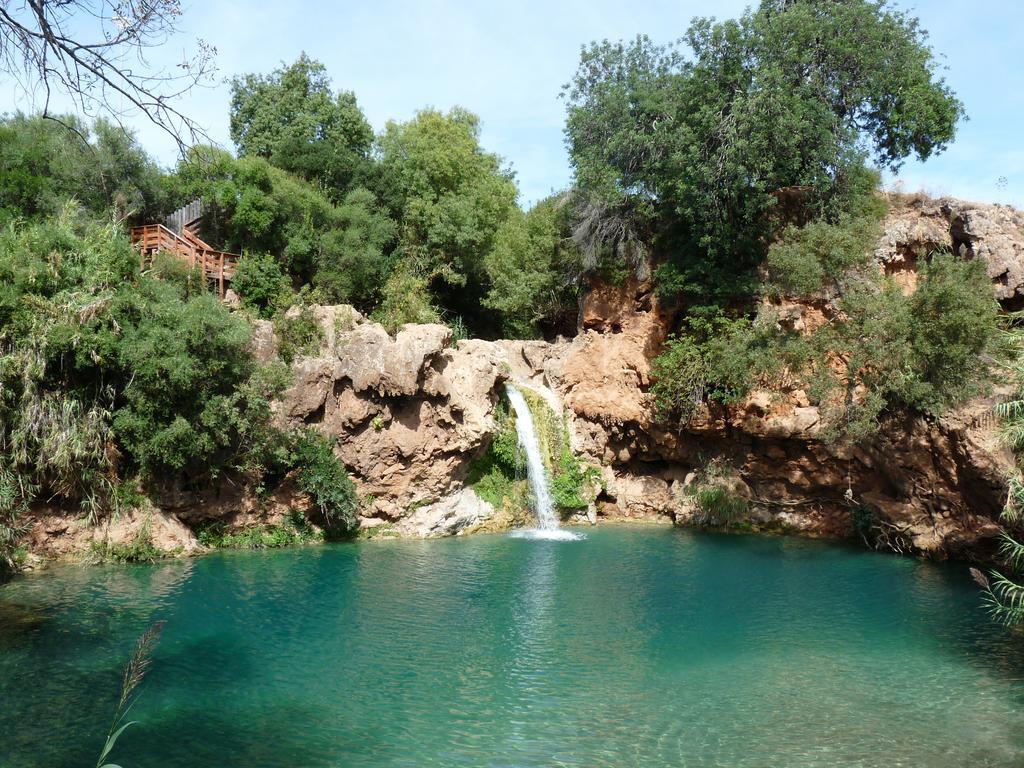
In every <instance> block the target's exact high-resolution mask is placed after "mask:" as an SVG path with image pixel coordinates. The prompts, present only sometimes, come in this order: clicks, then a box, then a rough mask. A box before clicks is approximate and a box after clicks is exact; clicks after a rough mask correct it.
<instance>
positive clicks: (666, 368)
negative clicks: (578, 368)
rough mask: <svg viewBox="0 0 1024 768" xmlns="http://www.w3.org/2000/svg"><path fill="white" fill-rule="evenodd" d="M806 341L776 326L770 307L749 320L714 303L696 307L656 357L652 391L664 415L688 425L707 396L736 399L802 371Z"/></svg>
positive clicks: (727, 400)
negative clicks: (770, 381)
mask: <svg viewBox="0 0 1024 768" xmlns="http://www.w3.org/2000/svg"><path fill="white" fill-rule="evenodd" d="M808 354H809V349H808V346H807V342H806V341H805V340H804V339H802V338H801V337H800V336H799V335H798V334H796V333H783V332H780V331H779V330H778V329H777V328H776V320H775V318H774V316H773V315H772V314H771V313H770V312H763V313H761V314H760V315H758V316H757V317H756V318H755V319H754V320H753V321H751V320H750V319H748V318H746V317H738V318H730V317H728V316H727V315H725V314H724V313H723V312H722V311H721V310H719V309H718V308H716V307H704V308H700V309H695V310H693V311H692V313H691V314H690V315H689V316H688V317H687V318H686V320H685V321H684V326H683V329H682V330H681V331H680V333H678V334H676V335H675V336H673V337H671V338H670V339H669V340H668V342H667V343H666V345H665V350H664V351H663V352H662V354H660V355H659V356H658V357H656V358H655V359H654V363H653V366H652V370H651V377H652V379H653V384H652V386H651V393H652V394H653V396H654V401H655V407H656V408H657V410H658V412H659V413H660V414H661V416H662V417H663V418H667V419H675V420H678V422H679V423H681V424H686V423H688V422H689V421H690V419H691V418H692V417H693V416H694V415H695V413H696V412H697V410H698V409H699V408H700V406H701V404H702V403H704V402H707V401H711V402H718V403H727V404H731V403H737V402H739V401H741V400H743V398H745V397H746V396H747V394H748V393H749V392H750V390H751V389H752V388H753V387H754V386H755V385H756V384H758V383H760V382H764V381H766V380H768V379H771V378H772V377H774V376H779V375H782V374H783V373H784V372H786V371H789V372H798V371H800V370H802V369H803V368H804V367H805V366H806V364H807V360H808Z"/></svg>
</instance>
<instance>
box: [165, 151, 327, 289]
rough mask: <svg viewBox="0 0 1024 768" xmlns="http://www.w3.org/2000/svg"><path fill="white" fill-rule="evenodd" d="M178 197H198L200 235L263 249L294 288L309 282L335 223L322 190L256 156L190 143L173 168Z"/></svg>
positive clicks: (229, 246)
mask: <svg viewBox="0 0 1024 768" xmlns="http://www.w3.org/2000/svg"><path fill="white" fill-rule="evenodd" d="M176 184H177V187H178V192H179V196H180V197H181V198H182V199H189V198H194V197H202V198H203V201H204V204H205V205H204V208H205V212H204V220H203V235H204V236H205V237H206V239H207V240H208V241H209V242H211V243H213V244H215V245H218V246H220V247H222V248H224V249H225V250H229V251H236V252H251V253H268V254H271V255H272V256H273V257H274V258H275V259H276V260H277V262H278V263H279V264H280V266H281V269H282V270H283V271H284V272H285V273H286V274H287V275H288V276H289V277H290V278H291V279H292V280H293V282H294V283H295V284H296V285H297V286H298V285H301V284H304V283H309V282H311V281H312V280H313V276H314V274H315V273H316V270H317V268H318V265H319V264H320V262H321V260H322V259H323V258H324V256H325V249H326V248H328V247H329V245H330V241H329V240H328V239H327V235H328V234H329V233H330V232H331V231H332V230H334V229H336V228H338V227H339V226H340V220H339V218H338V211H337V208H336V207H335V205H334V204H333V203H332V202H331V200H330V199H329V198H328V197H327V196H326V195H325V194H324V193H323V191H322V190H321V189H319V188H318V187H316V186H315V185H313V184H310V183H309V182H307V181H304V180H303V179H301V178H299V177H297V176H294V175H292V174H289V173H286V172H285V171H283V170H281V169H280V168H276V167H274V166H273V165H271V164H270V162H269V161H267V160H265V159H264V158H261V157H242V158H238V159H236V158H234V157H232V156H231V155H230V153H228V152H225V151H224V150H221V149H216V148H214V147H206V146H200V147H194V148H192V149H191V150H190V151H189V154H188V156H187V157H186V159H185V161H184V162H182V163H181V164H180V165H179V167H178V172H177V175H176Z"/></svg>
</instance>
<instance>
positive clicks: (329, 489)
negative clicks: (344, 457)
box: [293, 429, 359, 538]
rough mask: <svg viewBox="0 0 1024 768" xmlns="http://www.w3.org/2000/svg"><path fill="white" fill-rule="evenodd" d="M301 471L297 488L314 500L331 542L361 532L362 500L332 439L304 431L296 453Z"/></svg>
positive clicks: (308, 430)
mask: <svg viewBox="0 0 1024 768" xmlns="http://www.w3.org/2000/svg"><path fill="white" fill-rule="evenodd" d="M293 462H294V464H295V466H296V467H298V486H299V488H301V489H302V490H303V491H305V492H306V493H308V494H310V495H311V496H312V497H313V501H314V502H315V503H316V506H317V509H318V510H319V513H320V519H319V521H318V522H320V523H321V525H322V527H323V530H324V534H325V535H326V536H327V537H328V538H339V537H343V536H350V535H352V534H353V533H355V532H356V531H357V530H358V529H359V520H358V518H357V517H356V513H357V512H358V510H359V499H358V497H357V495H356V487H355V484H354V483H353V482H352V479H351V478H350V477H349V476H348V472H347V471H346V469H345V465H344V464H342V463H341V460H340V459H338V457H337V456H335V455H334V450H333V445H332V442H331V440H330V439H329V438H327V437H325V436H324V435H322V434H321V433H319V432H317V431H315V430H312V429H306V430H303V431H302V432H301V433H300V434H299V436H298V439H297V441H296V444H295V447H294V449H293Z"/></svg>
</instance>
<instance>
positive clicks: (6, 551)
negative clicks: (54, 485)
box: [0, 467, 35, 583]
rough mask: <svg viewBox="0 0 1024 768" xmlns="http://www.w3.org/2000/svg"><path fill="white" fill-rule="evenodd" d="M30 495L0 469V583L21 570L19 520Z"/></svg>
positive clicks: (22, 530)
mask: <svg viewBox="0 0 1024 768" xmlns="http://www.w3.org/2000/svg"><path fill="white" fill-rule="evenodd" d="M34 493H35V489H33V488H31V487H28V488H26V487H25V486H24V485H23V480H22V479H21V478H19V477H18V476H17V475H15V474H14V472H12V471H11V470H9V469H4V468H2V467H0V583H2V582H3V581H5V580H6V579H7V578H9V577H10V576H12V575H13V574H15V573H17V572H18V571H19V570H20V569H21V565H22V561H23V559H24V555H25V551H24V549H23V548H22V546H21V544H20V541H21V537H22V536H24V535H25V533H27V531H28V526H27V525H26V524H25V523H24V521H22V520H21V516H22V515H23V514H24V513H25V512H27V511H28V499H30V498H31V496H32V495H33V494H34Z"/></svg>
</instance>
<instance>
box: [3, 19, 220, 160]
mask: <svg viewBox="0 0 1024 768" xmlns="http://www.w3.org/2000/svg"><path fill="white" fill-rule="evenodd" d="M181 14H182V11H181V3H180V0H0V72H6V73H7V74H8V75H10V76H11V77H12V78H13V79H14V80H15V82H16V83H17V85H18V86H19V87H20V88H21V89H22V90H23V91H24V92H25V93H26V94H28V95H29V96H30V97H34V96H35V94H37V93H41V94H42V100H43V108H42V112H43V116H44V117H53V114H52V113H51V100H52V97H53V95H54V94H55V93H64V94H65V95H67V96H68V97H69V98H70V99H71V100H72V102H73V103H74V105H75V107H76V109H78V110H79V111H80V112H81V113H82V114H84V115H87V116H98V115H105V116H107V117H110V118H112V119H113V120H114V121H115V122H116V123H117V124H118V125H120V126H121V127H122V128H124V127H125V126H124V120H125V118H126V117H127V116H128V115H129V114H131V113H133V112H136V113H141V114H143V115H145V117H146V118H147V119H148V120H150V121H151V122H152V123H153V124H154V125H156V126H158V127H159V128H161V129H162V130H164V131H166V132H167V133H168V134H169V135H170V136H171V137H172V138H174V140H175V142H176V143H177V144H178V147H179V149H180V150H182V151H184V150H185V149H186V148H187V147H188V146H189V145H191V144H195V143H196V142H197V141H199V140H205V139H207V136H206V133H205V131H204V130H203V128H202V127H201V126H200V125H199V124H198V123H197V122H195V121H194V120H193V119H192V118H190V117H189V116H187V115H185V114H184V113H183V112H181V111H180V110H179V109H178V108H177V107H175V106H174V102H175V100H176V99H178V98H179V97H180V96H182V95H184V94H185V93H187V92H188V91H189V90H191V89H192V88H194V87H196V86H201V85H204V84H206V83H209V82H210V81H211V79H212V76H213V73H214V56H215V55H216V49H215V48H213V47H212V46H210V45H208V44H207V43H205V42H204V41H202V40H197V41H196V50H195V52H194V54H193V55H191V56H185V58H184V59H183V61H182V62H181V63H180V64H178V65H176V66H175V67H174V68H172V69H166V68H156V69H154V68H153V67H152V66H151V65H150V63H149V62H148V61H147V59H146V52H147V51H148V50H150V49H153V48H158V47H159V46H161V45H163V44H164V43H166V42H167V41H168V40H169V39H170V37H171V36H172V35H174V34H175V33H176V32H177V31H178V27H177V24H178V21H179V19H180V18H181Z"/></svg>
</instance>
